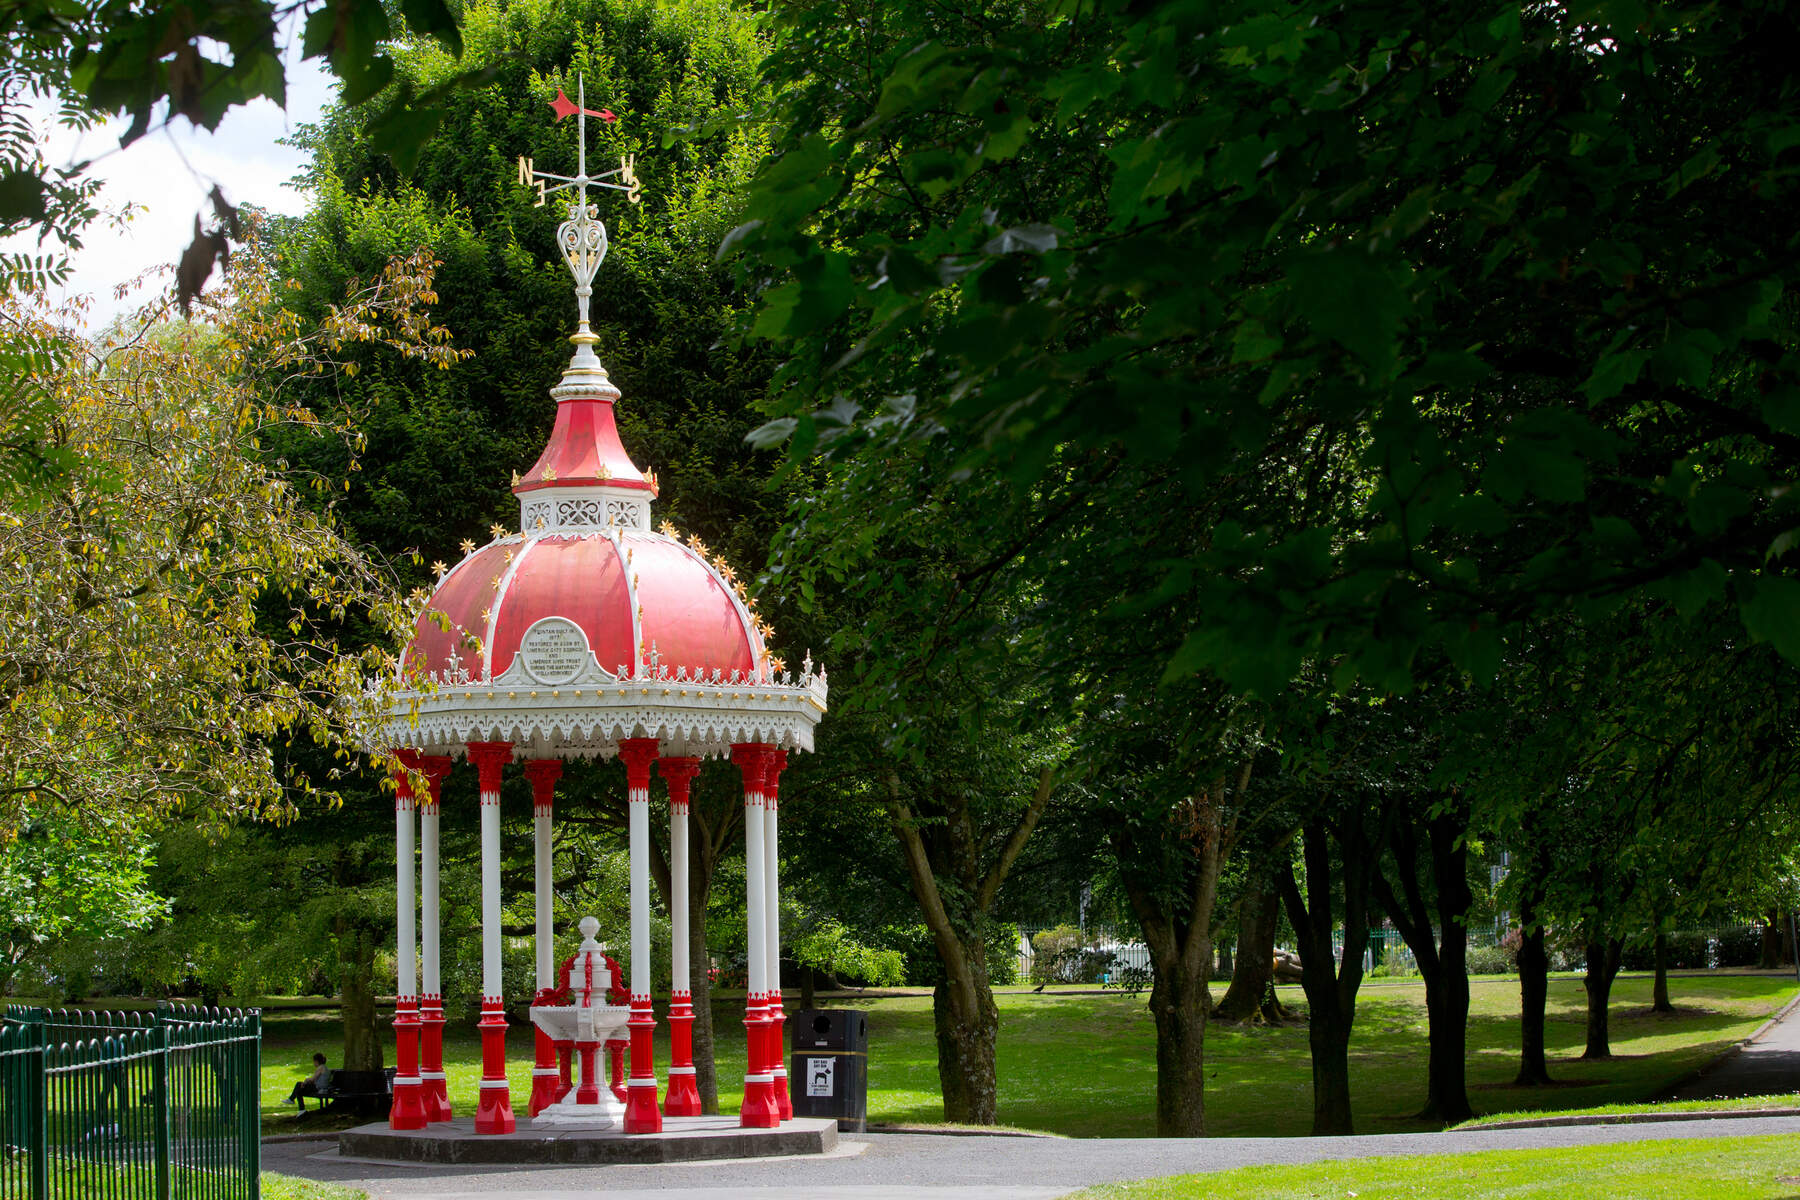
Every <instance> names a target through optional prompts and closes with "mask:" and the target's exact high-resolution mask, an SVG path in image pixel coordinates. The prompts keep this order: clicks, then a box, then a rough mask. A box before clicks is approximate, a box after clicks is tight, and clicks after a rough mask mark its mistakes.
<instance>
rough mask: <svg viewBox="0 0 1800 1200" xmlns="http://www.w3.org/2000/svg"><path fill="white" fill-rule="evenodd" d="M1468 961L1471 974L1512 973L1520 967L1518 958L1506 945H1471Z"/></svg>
mask: <svg viewBox="0 0 1800 1200" xmlns="http://www.w3.org/2000/svg"><path fill="white" fill-rule="evenodd" d="M1466 961H1467V964H1468V971H1469V974H1471V975H1510V974H1512V973H1513V972H1514V971H1517V970H1518V969H1519V962H1518V959H1516V958H1515V957H1513V956H1512V955H1511V954H1508V953H1507V952H1506V947H1505V946H1504V945H1499V946H1470V947H1469V951H1468V958H1467V960H1466Z"/></svg>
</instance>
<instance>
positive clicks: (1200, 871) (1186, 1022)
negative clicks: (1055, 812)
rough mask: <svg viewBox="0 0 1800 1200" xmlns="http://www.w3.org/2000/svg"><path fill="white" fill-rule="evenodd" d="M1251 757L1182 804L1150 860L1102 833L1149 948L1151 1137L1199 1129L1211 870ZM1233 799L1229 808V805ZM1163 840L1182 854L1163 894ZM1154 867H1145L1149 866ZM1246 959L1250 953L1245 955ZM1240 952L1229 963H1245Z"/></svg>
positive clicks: (1130, 835)
mask: <svg viewBox="0 0 1800 1200" xmlns="http://www.w3.org/2000/svg"><path fill="white" fill-rule="evenodd" d="M1254 763H1255V759H1254V758H1251V759H1247V760H1246V761H1244V762H1243V763H1242V764H1241V765H1240V766H1239V768H1238V770H1237V771H1236V772H1235V788H1234V785H1233V778H1234V777H1233V776H1232V775H1224V774H1221V775H1220V776H1218V777H1217V778H1215V779H1214V780H1212V781H1211V783H1210V784H1209V785H1208V786H1206V787H1204V788H1202V789H1201V790H1200V791H1199V792H1198V793H1197V794H1195V795H1193V796H1191V797H1189V800H1188V804H1187V805H1186V806H1185V811H1184V812H1183V813H1182V815H1181V817H1180V818H1179V819H1177V820H1176V821H1175V822H1174V824H1173V825H1172V826H1169V827H1165V828H1164V829H1163V830H1162V831H1161V835H1162V837H1158V836H1157V834H1156V833H1151V834H1150V835H1149V836H1150V838H1152V839H1154V843H1153V844H1154V845H1155V848H1156V849H1155V853H1149V854H1147V853H1146V851H1147V850H1148V849H1149V846H1147V845H1146V843H1145V842H1142V841H1139V840H1138V839H1139V836H1140V834H1139V833H1137V832H1135V831H1134V828H1133V827H1132V826H1130V825H1127V824H1123V823H1122V824H1120V825H1117V826H1115V827H1114V829H1113V830H1112V832H1111V835H1110V836H1111V838H1112V844H1113V854H1114V857H1115V858H1116V859H1117V861H1118V864H1119V878H1120V882H1121V883H1123V884H1124V886H1125V894H1126V896H1127V897H1128V898H1129V899H1130V901H1131V910H1132V913H1133V915H1135V916H1136V917H1137V920H1138V927H1139V928H1140V929H1141V930H1142V931H1143V934H1144V944H1145V946H1146V947H1148V949H1149V951H1150V965H1151V968H1152V971H1153V978H1152V982H1151V987H1150V1012H1151V1016H1152V1019H1153V1020H1155V1022H1156V1136H1157V1137H1200V1136H1202V1135H1203V1134H1204V1133H1205V1132H1206V1022H1207V1019H1208V1017H1209V1016H1210V1015H1211V1012H1212V1009H1213V999H1212V993H1211V991H1210V989H1209V988H1208V984H1209V982H1210V981H1211V977H1212V965H1213V928H1212V920H1213V909H1214V907H1215V906H1216V905H1217V903H1218V899H1219V873H1220V871H1221V870H1222V868H1223V867H1224V864H1225V859H1226V857H1227V856H1228V855H1229V854H1230V853H1231V847H1232V844H1233V843H1234V842H1235V840H1236V836H1237V822H1236V817H1235V816H1233V817H1231V818H1230V819H1227V817H1226V811H1227V808H1228V807H1230V808H1231V809H1232V811H1233V812H1235V811H1236V809H1237V808H1239V807H1241V801H1239V798H1241V797H1242V796H1243V794H1244V792H1245V789H1246V788H1248V787H1249V784H1250V773H1251V770H1252V768H1253V766H1254ZM1234 802H1238V803H1234ZM1164 837H1173V838H1176V839H1178V844H1180V845H1181V846H1182V847H1183V850H1184V854H1183V855H1182V861H1183V862H1184V864H1185V865H1184V866H1183V867H1182V868H1181V877H1180V879H1179V883H1180V885H1181V886H1180V888H1179V890H1177V889H1175V888H1172V887H1169V886H1168V881H1167V879H1166V876H1165V874H1164V872H1165V871H1166V870H1167V865H1166V859H1165V858H1164V854H1163V852H1164V851H1165V850H1166V848H1167V843H1166V842H1164V841H1162V838H1164ZM1151 863H1154V864H1156V865H1155V866H1154V867H1152V866H1150V865H1149V864H1151ZM1251 952H1252V953H1255V950H1254V947H1252V950H1251ZM1245 964H1246V960H1245V957H1244V955H1243V954H1241V953H1240V954H1239V955H1238V965H1239V966H1240V968H1241V967H1243V966H1245Z"/></svg>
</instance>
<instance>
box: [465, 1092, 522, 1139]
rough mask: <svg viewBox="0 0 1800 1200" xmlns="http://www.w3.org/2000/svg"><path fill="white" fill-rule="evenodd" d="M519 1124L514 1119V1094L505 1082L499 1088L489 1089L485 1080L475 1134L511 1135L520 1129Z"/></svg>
mask: <svg viewBox="0 0 1800 1200" xmlns="http://www.w3.org/2000/svg"><path fill="white" fill-rule="evenodd" d="M518 1124H519V1123H518V1121H517V1119H516V1118H514V1117H513V1109H512V1092H511V1091H510V1090H509V1089H508V1088H507V1086H506V1083H505V1081H501V1083H500V1086H499V1087H489V1086H487V1081H486V1080H483V1081H482V1085H481V1105H480V1107H478V1108H477V1109H476V1110H475V1132H476V1133H481V1134H490V1133H511V1132H512V1131H513V1130H515V1129H517V1128H518Z"/></svg>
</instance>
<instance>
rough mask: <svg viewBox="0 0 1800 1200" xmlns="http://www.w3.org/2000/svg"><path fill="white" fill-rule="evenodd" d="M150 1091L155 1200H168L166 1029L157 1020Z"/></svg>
mask: <svg viewBox="0 0 1800 1200" xmlns="http://www.w3.org/2000/svg"><path fill="white" fill-rule="evenodd" d="M150 1040H151V1047H152V1049H153V1051H154V1054H153V1056H152V1057H151V1059H150V1089H151V1096H152V1098H153V1099H154V1101H155V1103H154V1104H153V1105H152V1106H151V1107H152V1108H153V1109H154V1110H155V1116H154V1121H155V1130H156V1161H155V1164H154V1166H153V1168H152V1170H153V1173H154V1176H155V1179H156V1200H169V1184H170V1177H171V1175H172V1172H171V1171H170V1169H169V1027H168V1026H167V1025H165V1024H163V1023H162V1022H161V1021H158V1022H157V1023H156V1024H155V1026H153V1027H152V1028H151V1030H150Z"/></svg>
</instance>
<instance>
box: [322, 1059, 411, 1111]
mask: <svg viewBox="0 0 1800 1200" xmlns="http://www.w3.org/2000/svg"><path fill="white" fill-rule="evenodd" d="M318 1098H319V1099H320V1100H321V1101H323V1102H324V1104H325V1107H326V1108H334V1107H342V1108H348V1109H351V1110H352V1111H355V1112H359V1113H365V1112H374V1111H377V1110H384V1109H386V1108H387V1107H388V1106H389V1105H390V1104H392V1102H393V1098H394V1068H393V1067H386V1068H384V1069H382V1070H379V1071H332V1072H330V1073H329V1074H327V1075H326V1076H325V1086H324V1087H323V1088H321V1089H320V1090H319V1097H318Z"/></svg>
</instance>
